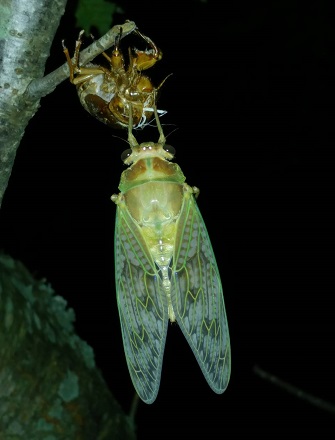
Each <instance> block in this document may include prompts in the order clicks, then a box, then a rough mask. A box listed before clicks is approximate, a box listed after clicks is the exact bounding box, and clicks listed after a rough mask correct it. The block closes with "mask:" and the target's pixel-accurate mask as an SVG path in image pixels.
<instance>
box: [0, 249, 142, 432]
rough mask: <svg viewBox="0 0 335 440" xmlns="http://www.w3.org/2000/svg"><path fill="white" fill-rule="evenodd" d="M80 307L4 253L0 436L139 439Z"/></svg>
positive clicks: (0, 264)
mask: <svg viewBox="0 0 335 440" xmlns="http://www.w3.org/2000/svg"><path fill="white" fill-rule="evenodd" d="M73 321H74V312H73V310H72V309H69V308H67V307H66V301H65V300H64V299H63V298H61V297H60V296H56V295H55V294H54V292H53V290H52V288H51V287H50V286H49V285H48V284H46V283H45V281H44V280H42V281H38V280H35V279H34V278H33V277H32V275H31V274H30V273H29V272H28V270H27V269H26V268H25V267H24V266H23V265H22V264H21V263H19V262H16V261H14V260H13V259H11V258H10V257H8V256H7V255H4V254H0V438H1V439H6V440H7V439H8V440H9V439H17V440H19V439H22V440H23V439H24V440H28V439H29V440H35V439H36V440H39V439H41V440H57V439H65V438H66V439H71V440H72V439H80V440H86V439H87V440H102V439H122V440H125V439H133V438H135V435H134V430H133V426H132V423H131V420H130V418H128V417H127V416H125V415H124V414H123V413H122V411H121V408H120V407H119V405H118V403H117V402H116V401H115V399H114V398H113V396H112V395H111V393H110V392H109V391H108V389H107V387H106V384H105V383H104V380H103V378H102V377H101V374H100V372H99V371H98V370H97V368H96V366H95V362H94V355H93V350H92V348H91V347H89V346H88V345H87V344H86V343H85V342H84V341H82V340H81V339H80V338H79V337H78V336H77V335H75V334H74V331H73Z"/></svg>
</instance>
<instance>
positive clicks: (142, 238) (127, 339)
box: [112, 107, 231, 403]
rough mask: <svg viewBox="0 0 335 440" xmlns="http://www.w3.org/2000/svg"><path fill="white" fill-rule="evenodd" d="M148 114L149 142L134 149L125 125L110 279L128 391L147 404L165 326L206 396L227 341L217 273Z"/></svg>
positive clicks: (185, 188) (226, 356)
mask: <svg viewBox="0 0 335 440" xmlns="http://www.w3.org/2000/svg"><path fill="white" fill-rule="evenodd" d="M154 110H155V119H156V123H157V127H158V131H159V139H158V142H157V143H154V142H144V143H141V144H140V145H139V144H138V142H137V141H136V138H135V137H134V135H133V133H132V117H131V115H130V119H129V129H128V141H129V144H130V146H131V149H130V150H127V151H126V152H124V155H123V159H124V163H125V164H126V165H129V168H127V169H126V170H125V171H124V172H123V173H122V175H121V181H120V185H119V190H120V193H119V194H118V195H116V194H114V195H113V196H112V200H113V201H114V202H115V203H116V205H117V213H116V226H115V278H116V293H117V304H118V310H119V316H120V322H121V330H122V338H123V346H124V351H125V355H126V360H127V365H128V369H129V372H130V376H131V379H132V382H133V384H134V387H135V389H136V391H137V393H138V395H139V396H140V398H141V399H142V400H143V401H144V402H146V403H152V402H154V400H155V399H156V397H157V393H158V390H159V385H160V378H161V370H162V362H163V354H164V347H165V340H166V335H167V329H168V323H169V321H170V322H172V323H173V322H175V321H176V322H177V323H178V325H179V327H180V329H181V330H182V332H183V334H184V336H185V338H186V340H187V341H188V344H189V345H190V347H191V349H192V350H193V353H194V355H195V357H196V359H197V361H198V363H199V365H200V368H201V370H202V372H203V374H204V376H205V378H206V380H207V382H208V384H209V386H210V387H211V388H212V390H213V391H215V392H216V393H218V394H221V393H223V392H224V391H225V389H226V387H227V385H228V381H229V377H230V362H231V356H230V341H229V332H228V323H227V317H226V311H225V305H224V299H223V292H222V285H221V280H220V274H219V270H218V266H217V263H216V260H215V256H214V253H213V249H212V246H211V242H210V239H209V236H208V232H207V229H206V226H205V223H204V220H203V218H202V216H201V214H200V211H199V208H198V206H197V203H196V200H195V196H196V195H197V194H198V192H199V190H198V189H197V188H195V187H191V186H189V185H188V184H187V183H186V182H185V176H184V174H183V172H182V170H181V169H180V167H179V166H178V165H177V164H176V163H173V162H171V160H172V159H173V154H174V152H173V151H172V148H171V147H168V146H167V145H166V144H165V137H164V134H163V130H162V127H161V124H160V121H159V117H158V114H157V111H156V108H155V107H154Z"/></svg>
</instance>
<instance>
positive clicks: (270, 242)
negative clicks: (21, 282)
mask: <svg viewBox="0 0 335 440" xmlns="http://www.w3.org/2000/svg"><path fill="white" fill-rule="evenodd" d="M120 4H121V6H122V8H123V10H124V11H125V12H124V14H119V15H117V16H116V17H115V21H114V24H122V23H123V22H124V20H125V19H127V18H128V19H131V20H134V21H135V22H136V24H137V25H138V27H139V29H140V30H141V31H142V32H143V33H144V34H146V35H148V36H150V37H151V38H152V39H153V40H154V41H155V42H156V43H157V45H158V46H159V47H160V48H161V49H162V50H163V53H164V58H163V60H162V61H160V62H159V63H158V64H157V65H156V67H155V68H153V69H151V72H149V71H148V74H150V75H151V76H152V78H153V79H154V82H155V83H156V84H159V82H160V81H161V80H162V79H163V78H164V77H165V76H167V75H168V74H169V73H171V72H172V73H173V76H172V77H170V78H169V79H168V80H167V81H166V83H165V85H164V87H163V89H162V94H161V97H160V100H159V108H161V109H166V110H168V113H167V115H165V116H164V117H163V118H162V123H163V124H164V130H165V134H166V135H168V143H169V144H172V145H173V146H174V147H175V149H176V158H175V161H176V162H177V163H178V164H179V165H180V166H181V168H182V170H183V172H184V173H185V175H186V178H187V182H188V183H189V184H190V185H196V186H198V187H199V188H200V190H201V194H200V197H199V199H198V204H199V207H200V209H201V212H202V214H203V217H204V219H205V222H206V225H207V228H208V231H209V234H210V237H211V239H212V243H213V248H214V251H215V254H216V257H217V262H218V265H219V268H220V271H221V276H222V282H223V286H224V292H225V303H226V308H227V315H228V321H229V327H230V332H231V343H232V376H231V382H230V384H229V387H228V389H227V391H226V392H225V393H224V394H223V395H221V396H218V395H215V394H214V393H213V392H212V391H211V390H210V388H209V387H208V385H207V383H206V381H205V379H204V378H203V377H202V374H201V371H200V369H199V367H198V365H197V362H196V360H195V359H194V356H193V354H192V352H191V350H190V349H189V348H188V346H187V343H186V341H185V340H184V338H183V336H182V334H181V332H180V330H179V329H178V326H176V325H174V326H169V331H168V337H167V344H166V349H165V357H164V363H163V371H162V382H161V387H160V391H159V394H158V398H157V400H156V402H155V403H154V404H153V405H150V406H148V405H145V404H141V405H140V408H139V410H138V414H137V425H138V436H139V438H159V436H160V435H161V434H162V433H163V434H164V435H170V436H171V437H172V438H181V436H189V437H190V438H191V437H192V438H200V437H203V436H206V437H205V438H214V436H215V437H218V436H221V437H222V438H224V437H225V438H229V437H234V435H241V434H246V435H249V434H258V435H262V434H264V435H266V436H267V437H268V436H270V435H273V434H275V433H278V432H279V433H285V434H287V433H291V434H292V433H293V434H296V435H298V434H301V435H302V436H304V437H305V436H308V435H311V436H315V435H319V436H320V435H329V434H330V433H333V435H334V433H335V429H334V415H331V414H329V413H326V412H323V411H322V410H320V409H318V408H315V407H313V406H310V405H309V404H308V403H306V402H304V401H303V400H299V399H298V398H296V397H293V396H291V395H289V394H287V393H286V392H285V391H283V390H281V389H278V388H276V387H275V386H273V385H271V384H270V383H267V382H264V381H262V380H261V379H260V378H258V377H257V376H256V375H255V374H254V373H253V367H254V365H259V366H261V367H262V368H263V369H265V370H267V371H269V372H271V373H272V374H275V375H277V376H279V377H280V378H282V379H283V380H285V381H287V382H290V383H292V384H294V385H296V386H297V387H300V388H301V389H303V390H305V391H306V392H309V393H312V394H314V395H316V396H318V397H320V398H321V399H325V400H328V401H332V402H333V403H334V404H335V398H334V369H335V360H334V333H335V332H334V307H333V296H334V266H333V252H334V246H333V244H334V241H333V239H332V232H333V222H331V220H332V210H333V203H332V202H333V197H331V195H332V191H331V183H332V182H331V180H332V179H331V178H332V174H333V164H332V161H331V157H332V156H333V149H334V133H333V131H334V129H333V126H334V116H335V114H334V108H335V99H334V98H335V93H334V78H335V63H334V59H335V58H334V56H335V53H334V42H335V31H334V29H335V28H334V23H333V19H332V15H331V14H330V6H331V2H327V1H318V2H314V1H305V2H298V1H294V0H282V1H279V0H278V1H268V2H266V4H265V6H264V5H263V4H262V3H261V2H242V1H241V2H236V1H235V2H232V1H225V2H224V3H223V2H222V3H221V2H211V1H209V2H208V3H202V2H196V1H184V2H173V1H172V2H168V3H163V2H158V1H156V2H153V1H152V2H150V1H146V0H144V1H138V2H130V1H128V2H127V1H123V2H122V3H120ZM73 6H74V5H73V3H70V4H69V8H68V11H67V13H66V15H65V16H64V19H63V20H62V23H61V26H60V28H59V31H58V33H57V35H56V38H55V40H54V44H53V47H52V51H51V57H50V60H49V62H48V65H47V72H50V71H52V70H53V69H54V68H56V67H58V66H59V65H60V64H62V63H63V62H64V56H63V52H62V47H61V40H62V39H63V38H65V39H66V43H67V45H68V46H69V48H70V50H72V49H73V47H74V41H75V39H76V36H77V34H78V29H76V28H75V21H74V18H73V15H72V12H73ZM136 43H138V40H136ZM175 128H178V130H176V131H174V130H175ZM172 132H173V133H172ZM114 136H119V137H120V138H121V139H120V138H117V137H114ZM136 136H137V138H138V140H139V141H154V140H156V139H158V133H157V130H156V129H155V128H154V127H147V128H145V129H144V130H143V131H138V132H136ZM124 139H126V132H124V131H116V130H111V129H110V128H108V127H106V126H104V125H103V124H101V123H99V122H98V121H96V120H94V119H93V118H92V117H91V116H90V115H89V114H88V113H87V112H85V110H84V109H83V108H82V107H81V106H80V103H79V100H78V98H77V95H76V91H75V87H74V86H73V85H72V84H70V82H69V81H66V82H64V83H63V84H61V85H60V86H59V87H58V88H57V90H56V91H55V92H54V93H53V94H51V95H50V96H47V97H46V98H44V99H42V101H41V108H40V110H39V111H38V113H37V114H36V116H35V117H34V118H33V119H32V121H31V123H30V124H29V127H28V128H27V130H26V134H25V137H24V139H23V142H22V144H21V146H20V148H19V151H18V154H17V158H16V163H15V167H14V170H13V173H12V177H11V179H10V182H9V187H8V190H7V192H6V196H5V200H4V203H3V207H2V212H1V220H0V222H1V229H2V230H3V231H6V232H5V233H3V234H2V237H1V241H0V247H2V248H3V249H4V250H5V251H6V252H8V253H10V254H11V255H12V256H13V257H15V258H18V259H20V260H21V261H22V262H24V263H25V264H26V265H27V266H28V268H29V269H30V270H31V271H32V272H33V273H35V275H36V276H37V277H41V278H42V277H46V278H47V279H48V280H49V281H50V283H51V285H52V286H53V287H54V289H55V290H56V292H57V294H60V295H62V296H64V298H65V299H66V300H67V301H68V304H69V306H70V307H72V308H74V310H75V312H76V328H77V331H78V334H79V335H80V336H81V337H82V338H83V339H84V340H86V341H87V342H88V343H89V344H90V345H91V346H92V347H93V349H94V351H95V354H96V362H97V365H98V367H99V368H100V369H101V370H102V372H103V375H104V377H105V379H106V381H107V383H108V385H109V387H110V389H111V391H112V392H113V393H114V395H115V396H116V398H117V399H118V401H119V402H120V403H121V405H122V406H123V408H124V409H125V411H128V409H129V406H130V402H131V399H132V397H133V392H134V390H133V386H132V383H131V380H130V377H129V374H128V370H127V366H126V362H125V358H124V353H123V347H122V339H121V332H120V327H119V318H118V312H117V306H116V298H115V288H114V261H113V252H114V251H113V234H114V216H115V205H114V204H113V203H112V202H111V201H110V196H111V194H113V193H115V192H117V186H118V183H119V178H120V174H121V172H122V171H123V169H124V166H123V164H122V162H121V160H120V155H121V153H122V151H123V150H125V149H127V148H128V146H127V144H126V142H124Z"/></svg>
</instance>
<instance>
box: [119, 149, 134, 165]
mask: <svg viewBox="0 0 335 440" xmlns="http://www.w3.org/2000/svg"><path fill="white" fill-rule="evenodd" d="M131 153H132V150H131V149H130V148H128V150H125V151H124V152H123V153H122V154H121V160H122V162H125V161H126V160H127V159H128V157H129V156H130V155H131Z"/></svg>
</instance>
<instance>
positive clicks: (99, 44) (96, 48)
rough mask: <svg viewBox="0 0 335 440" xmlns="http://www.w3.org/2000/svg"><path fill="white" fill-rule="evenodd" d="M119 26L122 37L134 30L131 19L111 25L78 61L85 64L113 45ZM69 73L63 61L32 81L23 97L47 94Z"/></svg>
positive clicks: (37, 96)
mask: <svg viewBox="0 0 335 440" xmlns="http://www.w3.org/2000/svg"><path fill="white" fill-rule="evenodd" d="M121 27H122V38H124V37H126V36H127V35H129V34H130V33H131V32H133V31H134V29H135V28H136V24H135V23H134V22H133V21H126V22H125V23H124V24H123V25H117V26H114V27H112V29H110V30H109V31H108V32H107V33H106V34H105V35H104V36H103V37H101V38H99V40H96V41H94V42H93V43H92V44H91V45H90V46H88V47H87V48H86V49H84V50H83V51H81V52H80V63H81V64H82V65H85V64H87V63H88V62H89V61H92V60H93V59H94V58H95V57H96V56H98V55H100V54H101V53H102V52H104V51H105V50H107V49H109V48H110V47H111V46H113V45H114V43H115V38H116V37H119V36H120V28H121ZM60 48H61V45H60ZM60 50H61V49H60ZM69 75H70V72H69V66H68V63H67V62H65V63H64V64H63V65H62V66H60V67H58V69H56V70H54V71H53V72H51V73H49V74H48V75H46V76H45V77H43V78H41V79H36V80H34V81H32V82H31V83H30V84H29V87H28V88H27V90H26V94H25V98H26V99H27V100H36V99H39V98H41V97H42V96H46V95H48V94H49V93H51V92H52V91H53V90H54V89H55V88H56V87H57V86H58V84H60V83H61V82H62V81H64V80H65V79H66V78H68V77H69Z"/></svg>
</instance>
